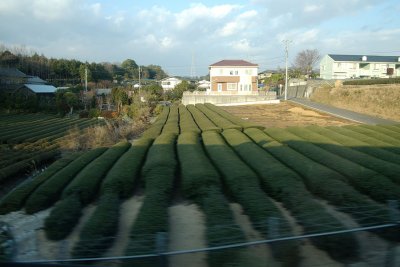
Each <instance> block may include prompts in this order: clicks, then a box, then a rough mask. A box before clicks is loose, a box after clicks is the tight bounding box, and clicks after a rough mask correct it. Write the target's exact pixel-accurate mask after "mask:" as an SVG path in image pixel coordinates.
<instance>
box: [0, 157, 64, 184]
mask: <svg viewBox="0 0 400 267" xmlns="http://www.w3.org/2000/svg"><path fill="white" fill-rule="evenodd" d="M59 154H60V152H59V151H58V150H57V149H52V150H48V151H43V152H42V153H39V154H36V155H34V156H33V157H31V158H29V159H24V160H22V161H19V162H16V163H14V164H12V165H9V166H7V167H5V168H2V169H0V184H2V183H4V182H6V181H8V180H9V179H11V178H13V177H15V176H16V175H18V174H22V173H24V172H26V171H32V170H33V169H34V168H36V166H38V165H41V164H43V163H45V162H49V161H52V160H54V158H57V156H59Z"/></svg>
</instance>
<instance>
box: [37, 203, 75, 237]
mask: <svg viewBox="0 0 400 267" xmlns="http://www.w3.org/2000/svg"><path fill="white" fill-rule="evenodd" d="M81 215H82V204H81V201H80V200H79V196H78V195H70V196H68V197H67V198H65V199H63V200H62V201H60V202H58V203H57V204H56V205H55V206H54V208H53V209H52V210H51V216H48V217H47V218H46V219H45V221H44V230H45V233H46V236H47V238H48V239H50V240H62V239H64V238H66V237H67V236H68V235H69V234H70V233H71V231H72V229H73V228H74V227H75V225H76V224H77V223H78V221H79V218H80V217H81Z"/></svg>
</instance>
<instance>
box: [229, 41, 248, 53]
mask: <svg viewBox="0 0 400 267" xmlns="http://www.w3.org/2000/svg"><path fill="white" fill-rule="evenodd" d="M230 46H231V47H232V48H233V49H234V50H237V51H239V52H249V51H250V50H251V45H250V42H249V40H247V39H241V40H239V41H234V42H232V43H230Z"/></svg>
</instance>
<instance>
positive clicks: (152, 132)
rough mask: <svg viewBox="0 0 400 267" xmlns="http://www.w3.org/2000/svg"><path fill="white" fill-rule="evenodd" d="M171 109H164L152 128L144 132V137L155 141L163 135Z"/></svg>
mask: <svg viewBox="0 0 400 267" xmlns="http://www.w3.org/2000/svg"><path fill="white" fill-rule="evenodd" d="M168 114H169V107H164V108H163V110H162V111H161V113H160V115H158V117H157V120H156V121H155V122H154V123H153V124H152V125H151V126H150V128H149V129H147V130H146V131H144V132H143V134H142V137H145V138H152V139H155V138H157V136H159V135H160V134H161V131H162V129H163V127H164V125H165V122H166V121H167V119H168Z"/></svg>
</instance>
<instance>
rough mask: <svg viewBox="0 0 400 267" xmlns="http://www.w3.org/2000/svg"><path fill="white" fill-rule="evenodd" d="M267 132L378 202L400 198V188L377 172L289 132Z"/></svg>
mask: <svg viewBox="0 0 400 267" xmlns="http://www.w3.org/2000/svg"><path fill="white" fill-rule="evenodd" d="M265 132H266V133H267V134H269V135H270V136H271V137H273V138H275V139H277V140H279V141H281V142H284V143H285V144H287V145H289V146H290V147H292V148H293V149H295V150H297V151H299V152H300V153H302V154H304V155H306V156H307V157H308V158H311V159H312V160H314V161H316V162H319V163H320V164H322V165H325V166H329V168H331V169H333V170H335V171H337V172H339V173H341V174H343V175H344V176H346V178H347V180H348V183H349V184H351V185H352V186H354V187H355V188H356V189H357V190H359V191H360V192H362V193H364V194H367V195H369V196H370V197H371V198H372V199H374V200H376V201H379V202H384V203H386V202H387V200H389V199H399V198H400V187H398V186H397V185H396V184H394V183H393V182H392V181H391V180H389V179H388V178H386V177H385V176H383V175H380V174H379V173H377V172H374V171H372V170H370V169H367V168H365V167H363V166H361V165H359V164H356V163H354V162H352V161H350V160H347V159H344V158H342V157H340V156H338V155H336V154H333V153H331V152H328V151H326V150H325V149H322V148H320V147H318V146H316V145H314V144H311V143H309V142H306V141H304V140H303V139H301V138H299V137H297V136H296V135H294V134H291V133H290V132H288V131H287V130H283V129H274V128H269V129H266V130H265Z"/></svg>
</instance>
